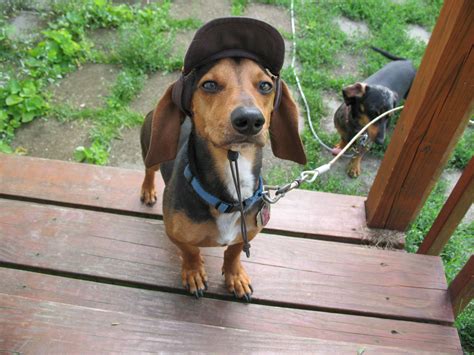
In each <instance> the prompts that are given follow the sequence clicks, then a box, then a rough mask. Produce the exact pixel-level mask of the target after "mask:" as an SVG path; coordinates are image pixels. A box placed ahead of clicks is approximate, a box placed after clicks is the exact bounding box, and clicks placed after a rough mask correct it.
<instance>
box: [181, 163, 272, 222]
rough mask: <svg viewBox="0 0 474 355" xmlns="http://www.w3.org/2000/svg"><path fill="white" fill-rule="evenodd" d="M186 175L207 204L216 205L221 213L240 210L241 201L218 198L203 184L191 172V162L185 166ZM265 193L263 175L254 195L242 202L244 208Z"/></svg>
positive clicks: (248, 206) (259, 179)
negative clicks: (205, 188) (226, 200)
mask: <svg viewBox="0 0 474 355" xmlns="http://www.w3.org/2000/svg"><path fill="white" fill-rule="evenodd" d="M184 177H185V178H186V180H187V181H188V182H189V184H190V185H191V186H192V188H193V189H194V191H195V192H196V194H197V195H198V196H199V197H200V198H201V199H202V200H203V201H204V202H206V203H207V204H209V205H211V206H213V207H215V208H216V209H217V210H218V211H219V212H221V213H231V212H236V211H239V210H240V203H239V202H233V203H229V202H225V201H222V200H221V199H219V198H217V197H216V196H214V195H212V194H210V193H209V192H207V191H206V190H204V188H203V187H202V185H201V182H200V181H199V179H198V178H197V177H196V176H194V175H193V173H192V172H191V168H190V167H189V164H188V165H186V167H185V168H184ZM262 195H263V179H262V177H261V176H259V178H258V188H257V190H256V191H255V192H254V193H253V195H252V196H250V197H249V198H248V199H246V200H244V201H242V204H243V206H244V209H245V210H247V209H248V208H250V207H251V206H252V205H253V204H254V203H256V202H257V201H259V200H261V199H262Z"/></svg>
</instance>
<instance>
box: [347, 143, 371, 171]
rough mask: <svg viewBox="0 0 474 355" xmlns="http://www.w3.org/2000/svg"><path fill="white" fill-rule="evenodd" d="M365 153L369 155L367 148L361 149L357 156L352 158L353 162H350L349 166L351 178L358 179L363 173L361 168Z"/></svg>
mask: <svg viewBox="0 0 474 355" xmlns="http://www.w3.org/2000/svg"><path fill="white" fill-rule="evenodd" d="M365 153H367V147H362V146H361V147H359V149H358V152H357V153H356V155H355V156H353V157H352V159H351V161H350V162H349V165H348V166H347V174H348V175H349V176H350V177H351V178H356V177H358V176H359V175H360V173H361V171H362V170H361V167H360V162H361V161H362V158H363V157H364V155H365Z"/></svg>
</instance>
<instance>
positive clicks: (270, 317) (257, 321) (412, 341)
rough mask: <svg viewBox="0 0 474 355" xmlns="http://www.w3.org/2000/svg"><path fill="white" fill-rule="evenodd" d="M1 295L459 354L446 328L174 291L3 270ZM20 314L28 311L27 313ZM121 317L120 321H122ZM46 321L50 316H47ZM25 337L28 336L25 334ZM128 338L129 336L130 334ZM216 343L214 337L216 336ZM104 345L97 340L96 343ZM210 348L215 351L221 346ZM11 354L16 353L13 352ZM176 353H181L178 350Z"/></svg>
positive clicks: (256, 331)
mask: <svg viewBox="0 0 474 355" xmlns="http://www.w3.org/2000/svg"><path fill="white" fill-rule="evenodd" d="M0 293H1V294H4V295H10V296H16V297H21V298H23V299H28V300H33V302H38V304H43V305H44V304H45V303H55V304H64V305H70V306H76V307H81V308H86V309H93V310H102V311H103V312H108V313H112V314H115V315H116V313H117V312H120V313H121V314H122V315H129V316H133V317H135V319H138V317H146V318H148V319H154V320H155V321H153V322H156V320H157V319H159V320H163V321H179V322H185V323H191V324H203V325H206V326H214V327H219V328H231V329H234V330H240V331H247V332H251V333H254V334H259V333H269V334H271V336H274V335H280V334H284V335H285V336H289V337H304V338H312V339H319V340H321V339H323V340H325V341H330V342H331V343H332V342H335V341H337V342H341V341H342V342H345V343H351V344H357V346H359V347H364V348H366V345H370V346H369V348H371V346H374V345H376V346H379V345H382V344H383V346H389V347H396V348H400V349H403V350H410V351H420V350H422V351H430V352H431V351H432V352H445V353H459V352H460V351H461V347H460V344H459V338H458V335H457V332H456V329H455V328H453V327H448V326H440V325H434V324H423V323H415V322H405V321H397V320H387V319H377V318H370V317H360V316H353V315H344V314H336V313H324V312H314V311H306V310H297V309H288V308H275V307H270V306H263V305H258V304H242V303H237V302H228V301H222V300H215V299H201V300H199V301H196V300H194V299H192V298H191V297H187V296H183V295H178V294H173V293H165V292H157V291H150V290H140V289H133V288H129V287H121V286H116V285H107V284H97V283H96V282H89V281H83V280H74V279H68V278H63V277H57V276H50V275H43V274H38V273H33V272H25V271H20V270H11V269H1V268H0ZM0 302H1V301H0ZM0 304H1V303H0ZM15 307H18V305H15ZM42 307H44V306H39V307H38V309H35V311H34V312H35V314H38V313H41V311H40V309H41V308H42ZM21 311H22V312H25V310H24V309H22V310H21ZM122 315H121V316H120V317H121V318H124V316H122ZM30 317H31V316H30ZM42 317H43V319H45V318H46V317H45V315H44V314H43V315H42ZM127 318H128V317H127ZM4 322H6V320H4ZM0 323H1V321H0ZM113 323H119V324H116V327H120V328H123V327H124V326H125V324H122V323H120V322H119V321H118V320H113ZM127 323H128V321H127ZM111 324H112V323H110V321H109V323H104V324H103V328H113V326H111ZM144 325H146V323H145V324H144ZM0 327H1V325H0ZM147 334H148V332H147ZM157 335H158V334H155V336H157ZM216 335H217V334H216ZM22 336H23V337H25V336H26V334H22ZM126 336H127V337H130V336H131V334H127V335H126ZM0 338H1V336H0ZM212 339H215V336H213V337H212ZM100 342H101V341H100V340H99V341H98V343H100ZM362 344H364V345H362ZM96 346H97V344H96ZM211 346H213V347H216V346H217V344H212V345H211ZM10 350H12V351H14V349H13V348H12V349H10ZM174 350H175V351H178V350H179V348H176V349H174ZM253 350H256V349H253Z"/></svg>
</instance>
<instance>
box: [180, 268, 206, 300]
mask: <svg viewBox="0 0 474 355" xmlns="http://www.w3.org/2000/svg"><path fill="white" fill-rule="evenodd" d="M181 279H182V281H183V286H184V288H185V289H186V290H188V291H189V293H191V294H192V295H194V297H196V298H199V297H202V296H204V291H207V275H206V270H205V269H204V264H202V263H201V264H199V265H195V266H184V265H183V267H182V269H181Z"/></svg>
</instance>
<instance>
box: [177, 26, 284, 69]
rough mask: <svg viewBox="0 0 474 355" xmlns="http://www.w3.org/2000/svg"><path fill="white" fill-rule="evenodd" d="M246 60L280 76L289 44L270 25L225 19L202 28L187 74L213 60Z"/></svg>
mask: <svg viewBox="0 0 474 355" xmlns="http://www.w3.org/2000/svg"><path fill="white" fill-rule="evenodd" d="M226 57H245V58H249V59H253V60H255V61H256V62H258V63H260V64H261V65H263V66H264V67H265V68H267V69H269V70H270V72H271V73H272V74H274V75H279V74H280V70H281V68H282V66H283V61H284V59H285V42H284V41H283V38H282V37H281V35H280V33H279V32H278V31H277V30H276V29H275V28H274V27H272V26H270V25H269V24H267V23H265V22H262V21H259V20H256V19H253V18H247V17H224V18H218V19H215V20H212V21H210V22H208V23H207V24H205V25H204V26H202V27H201V28H200V29H199V30H198V31H197V32H196V34H195V35H194V38H193V40H192V42H191V44H190V45H189V48H188V51H187V52H186V56H185V58H184V68H183V74H184V75H187V74H188V73H189V72H191V71H192V70H193V69H194V68H196V67H199V66H201V65H204V64H207V63H209V62H211V61H213V60H217V59H221V58H226Z"/></svg>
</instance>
